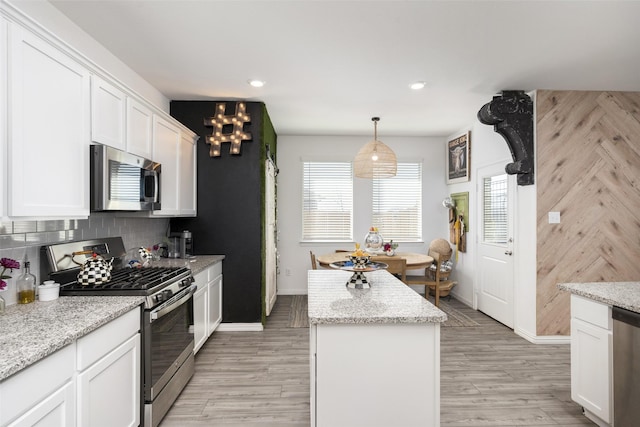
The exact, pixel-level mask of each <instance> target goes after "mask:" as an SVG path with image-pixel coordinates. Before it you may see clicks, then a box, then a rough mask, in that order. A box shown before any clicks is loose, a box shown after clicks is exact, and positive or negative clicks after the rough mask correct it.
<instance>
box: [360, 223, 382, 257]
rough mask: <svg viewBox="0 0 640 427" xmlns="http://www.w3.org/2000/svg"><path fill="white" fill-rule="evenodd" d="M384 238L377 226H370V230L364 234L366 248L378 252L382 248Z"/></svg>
mask: <svg viewBox="0 0 640 427" xmlns="http://www.w3.org/2000/svg"><path fill="white" fill-rule="evenodd" d="M383 244H384V239H383V238H382V236H381V235H380V233H379V232H378V228H377V227H371V228H369V232H368V233H367V235H366V236H364V249H365V250H366V251H369V252H371V253H376V252H379V251H380V250H382V245H383Z"/></svg>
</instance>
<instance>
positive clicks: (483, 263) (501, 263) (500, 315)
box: [476, 162, 516, 328]
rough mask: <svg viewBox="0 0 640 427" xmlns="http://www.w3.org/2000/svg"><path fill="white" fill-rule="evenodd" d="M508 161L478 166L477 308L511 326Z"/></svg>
mask: <svg viewBox="0 0 640 427" xmlns="http://www.w3.org/2000/svg"><path fill="white" fill-rule="evenodd" d="M505 163H507V162H501V163H499V164H495V165H491V166H487V167H484V168H479V169H478V181H477V182H478V186H479V188H478V212H479V213H480V217H479V221H478V222H479V227H478V231H479V233H480V234H479V236H478V264H477V265H478V273H477V274H478V278H477V280H476V283H478V289H477V298H478V310H480V311H482V312H483V313H485V314H487V315H489V316H491V317H493V318H494V319H496V320H497V321H499V322H501V323H503V324H505V325H506V326H508V327H510V328H513V319H514V301H513V287H514V271H513V265H514V255H513V228H514V227H513V219H514V206H515V200H514V198H515V185H516V177H515V175H507V174H506V172H505V171H504V165H505Z"/></svg>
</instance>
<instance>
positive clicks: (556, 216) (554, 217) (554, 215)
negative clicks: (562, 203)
mask: <svg viewBox="0 0 640 427" xmlns="http://www.w3.org/2000/svg"><path fill="white" fill-rule="evenodd" d="M549 224H560V212H549Z"/></svg>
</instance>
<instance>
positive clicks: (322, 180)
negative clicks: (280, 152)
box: [302, 162, 353, 241]
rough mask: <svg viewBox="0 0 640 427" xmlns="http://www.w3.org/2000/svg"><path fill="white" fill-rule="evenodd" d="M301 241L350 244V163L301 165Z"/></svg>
mask: <svg viewBox="0 0 640 427" xmlns="http://www.w3.org/2000/svg"><path fill="white" fill-rule="evenodd" d="M302 169H303V207H302V240H305V241H351V240H353V232H352V230H353V227H352V222H353V173H352V167H351V163H350V162H304V163H303V168H302Z"/></svg>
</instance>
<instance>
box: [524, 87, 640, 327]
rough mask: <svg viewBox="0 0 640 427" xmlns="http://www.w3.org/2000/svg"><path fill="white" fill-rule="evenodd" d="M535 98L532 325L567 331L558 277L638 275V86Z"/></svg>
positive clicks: (612, 278) (573, 279)
mask: <svg viewBox="0 0 640 427" xmlns="http://www.w3.org/2000/svg"><path fill="white" fill-rule="evenodd" d="M536 98H537V102H536V113H537V123H536V126H537V128H536V132H537V157H538V159H537V168H538V169H537V172H536V181H537V187H538V190H537V192H538V195H537V204H538V208H537V238H538V243H537V307H536V308H537V333H538V335H569V334H570V327H569V316H570V304H569V293H567V292H558V290H557V289H556V284H557V283H559V282H599V281H605V282H609V281H640V93H638V92H578V91H538V92H537V96H536ZM550 211H559V212H560V214H561V223H560V224H549V223H548V213H549V212H550Z"/></svg>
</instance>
